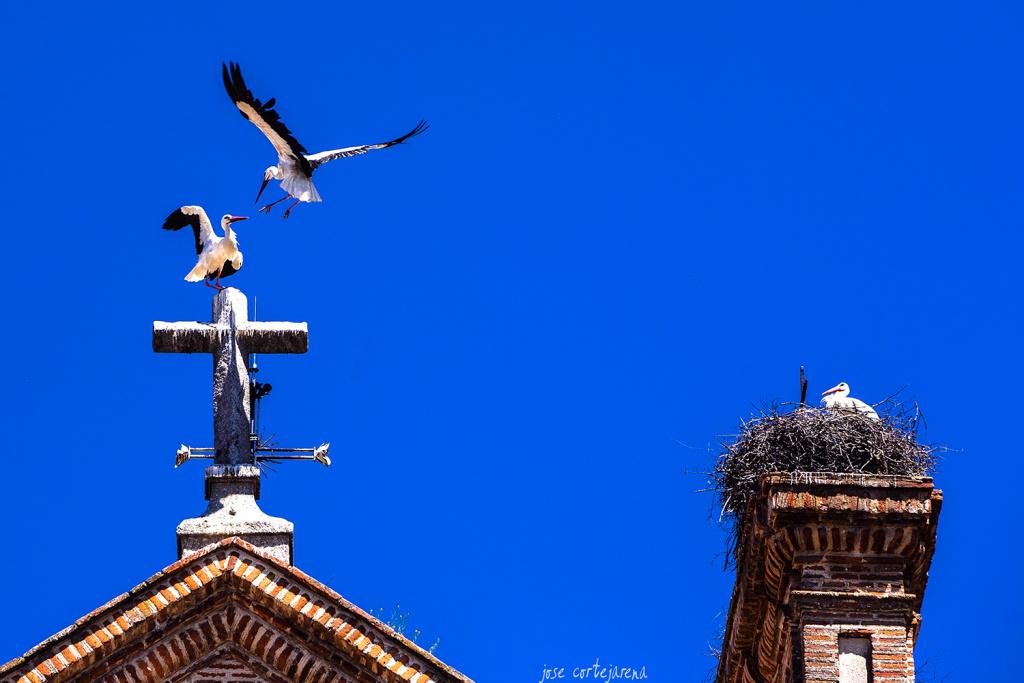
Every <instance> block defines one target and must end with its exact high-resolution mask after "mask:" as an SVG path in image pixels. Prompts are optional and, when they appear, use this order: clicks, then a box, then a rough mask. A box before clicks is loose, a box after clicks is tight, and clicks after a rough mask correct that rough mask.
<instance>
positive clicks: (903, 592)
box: [716, 473, 942, 683]
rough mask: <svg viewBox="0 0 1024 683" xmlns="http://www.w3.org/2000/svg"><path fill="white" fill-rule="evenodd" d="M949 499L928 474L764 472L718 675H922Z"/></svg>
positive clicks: (785, 682)
mask: <svg viewBox="0 0 1024 683" xmlns="http://www.w3.org/2000/svg"><path fill="white" fill-rule="evenodd" d="M941 504H942V493H941V492H940V491H938V490H936V489H935V488H934V487H933V486H932V480H931V478H929V477H889V476H873V475H855V474H807V473H794V474H769V475H765V476H764V477H763V479H762V482H761V490H760V494H759V495H758V496H756V497H755V499H754V500H753V501H752V502H751V504H750V508H749V514H747V515H746V517H745V519H746V520H747V522H746V525H745V527H744V528H743V529H742V530H741V531H740V538H739V541H738V542H739V548H738V561H737V570H736V585H735V588H734V589H733V594H732V600H731V603H730V605H729V615H728V619H727V622H726V631H725V639H724V642H723V646H722V657H721V660H720V661H719V667H718V675H717V678H716V680H717V681H718V683H871V682H874V683H883V682H885V683H913V681H914V643H915V642H916V640H917V635H918V631H919V629H920V626H921V603H922V600H923V599H924V589H925V584H926V582H927V580H928V567H929V565H930V564H931V559H932V553H933V552H934V550H935V533H936V522H937V521H938V516H939V510H940V507H941Z"/></svg>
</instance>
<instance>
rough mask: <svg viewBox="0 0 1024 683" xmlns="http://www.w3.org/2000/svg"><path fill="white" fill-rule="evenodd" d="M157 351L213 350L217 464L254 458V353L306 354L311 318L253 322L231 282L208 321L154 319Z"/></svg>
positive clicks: (208, 351) (246, 305)
mask: <svg viewBox="0 0 1024 683" xmlns="http://www.w3.org/2000/svg"><path fill="white" fill-rule="evenodd" d="M153 350H154V351H156V352H157V353H209V354H212V355H213V445H214V463H215V464H217V465H241V464H246V463H252V462H253V458H252V446H251V444H250V441H249V436H250V432H251V430H252V415H251V410H252V406H251V404H250V402H249V369H248V365H247V364H246V359H247V358H248V356H249V354H251V353H306V351H308V350H309V332H308V330H307V329H306V323H285V322H249V312H248V301H247V300H246V298H245V295H244V294H242V292H240V291H238V290H237V289H235V288H234V287H228V288H227V289H224V290H222V291H220V292H218V293H217V296H215V297H214V298H213V318H212V320H211V322H209V323H200V322H177V323H167V322H161V321H154V322H153Z"/></svg>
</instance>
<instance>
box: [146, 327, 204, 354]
mask: <svg viewBox="0 0 1024 683" xmlns="http://www.w3.org/2000/svg"><path fill="white" fill-rule="evenodd" d="M216 329H217V328H216V327H215V326H214V325H209V324H207V323H195V322H179V323H165V322H163V321H161V320H154V321H153V350H154V351H156V352H157V353H213V352H214V351H215V349H216V339H217V335H216Z"/></svg>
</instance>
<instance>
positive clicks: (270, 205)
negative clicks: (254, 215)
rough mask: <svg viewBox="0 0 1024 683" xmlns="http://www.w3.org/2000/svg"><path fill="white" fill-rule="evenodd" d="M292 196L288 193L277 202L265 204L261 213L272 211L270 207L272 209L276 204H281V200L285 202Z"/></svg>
mask: <svg viewBox="0 0 1024 683" xmlns="http://www.w3.org/2000/svg"><path fill="white" fill-rule="evenodd" d="M291 198H292V196H291V195H290V194H286V195H285V196H283V197H281V198H280V199H278V200H277V201H276V202H270V203H269V204H267V205H266V206H264V207H263V208H262V209H260V213H270V209H272V208H273V207H274V206H276V205H278V204H280V203H281V202H283V201H284V200H286V199H291Z"/></svg>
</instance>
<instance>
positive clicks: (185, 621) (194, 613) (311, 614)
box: [0, 537, 472, 683]
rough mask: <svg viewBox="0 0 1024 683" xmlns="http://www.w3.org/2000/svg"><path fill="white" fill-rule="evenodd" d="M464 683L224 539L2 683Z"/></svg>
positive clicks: (282, 567) (348, 606) (45, 648)
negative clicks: (207, 682)
mask: <svg viewBox="0 0 1024 683" xmlns="http://www.w3.org/2000/svg"><path fill="white" fill-rule="evenodd" d="M210 672H221V673H223V672H228V673H229V674H230V676H231V677H230V680H232V681H270V682H272V683H285V682H287V681H304V682H309V683H343V682H344V683H348V682H349V681H355V680H358V681H386V682H388V683H406V682H407V683H430V682H436V683H472V681H471V680H470V679H469V678H467V677H466V676H464V675H463V674H461V673H459V672H458V671H456V670H455V669H453V668H451V667H449V666H447V665H446V664H444V663H443V662H441V661H440V660H438V659H437V658H436V657H434V656H433V655H431V654H430V653H429V652H427V651H425V650H424V649H422V648H421V647H419V646H417V645H416V644H415V643H413V642H411V641H410V640H408V639H406V638H404V637H403V636H402V635H401V634H399V633H396V632H395V631H394V630H393V629H391V628H390V627H388V626H387V625H386V624H384V623H382V622H381V621H379V620H377V619H375V618H373V617H372V616H370V615H369V614H367V613H366V612H364V611H362V610H361V609H359V608H358V607H356V606H355V605H353V604H352V603H350V602H349V601H347V600H345V599H344V598H343V597H341V596H340V595H338V594H337V593H335V592H334V591H333V590H331V589H330V588H328V587H327V586H324V585H323V584H321V583H320V582H318V581H316V580H315V579H313V578H312V577H310V576H308V575H307V574H305V573H304V572H302V571H300V570H298V569H296V568H295V567H292V566H288V565H286V564H283V563H281V562H279V561H277V560H275V559H273V558H271V557H269V556H267V555H265V554H263V553H261V552H260V551H259V550H257V549H256V548H255V547H253V546H252V545H250V544H249V543H246V542H245V541H243V540H241V539H239V538H237V537H232V538H228V539H225V540H223V541H221V542H220V543H217V544H215V545H212V546H210V547H209V548H208V549H206V550H203V551H202V552H199V553H196V554H194V555H190V556H188V557H186V558H183V559H181V560H179V561H178V562H175V563H174V564H172V565H170V566H169V567H167V568H166V569H164V570H163V571H160V572H158V573H156V574H154V575H153V576H151V577H150V578H149V579H147V580H146V581H144V582H142V583H141V584H139V585H138V586H136V587H135V588H133V589H131V590H130V591H128V592H127V593H124V594H122V595H120V596H118V597H117V598H115V599H113V600H112V601H110V602H108V603H107V604H106V605H103V606H102V607H100V608H99V609H97V610H95V611H94V612H92V613H91V614H88V615H86V616H84V617H82V618H81V619H79V620H78V621H76V622H75V623H74V624H72V625H71V626H69V627H68V628H66V629H64V630H63V631H61V632H60V633H57V634H56V635H54V636H52V637H51V638H49V639H47V640H46V641H44V642H42V643H40V644H39V645H37V646H36V647H34V648H32V649H31V650H29V651H28V652H27V653H25V655H24V656H22V657H18V658H17V659H14V660H12V661H10V662H8V663H7V664H5V665H4V666H3V667H0V681H3V683H8V682H10V683H14V682H18V683H27V682H31V683H43V681H48V682H58V681H71V680H76V681H81V680H90V681H103V682H108V681H109V682H114V681H118V682H120V683H124V682H127V681H147V682H149V681H152V682H154V683H156V682H157V681H178V682H181V683H185V682H186V681H193V680H198V679H199V678H205V677H206V675H205V674H209V673H210Z"/></svg>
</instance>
